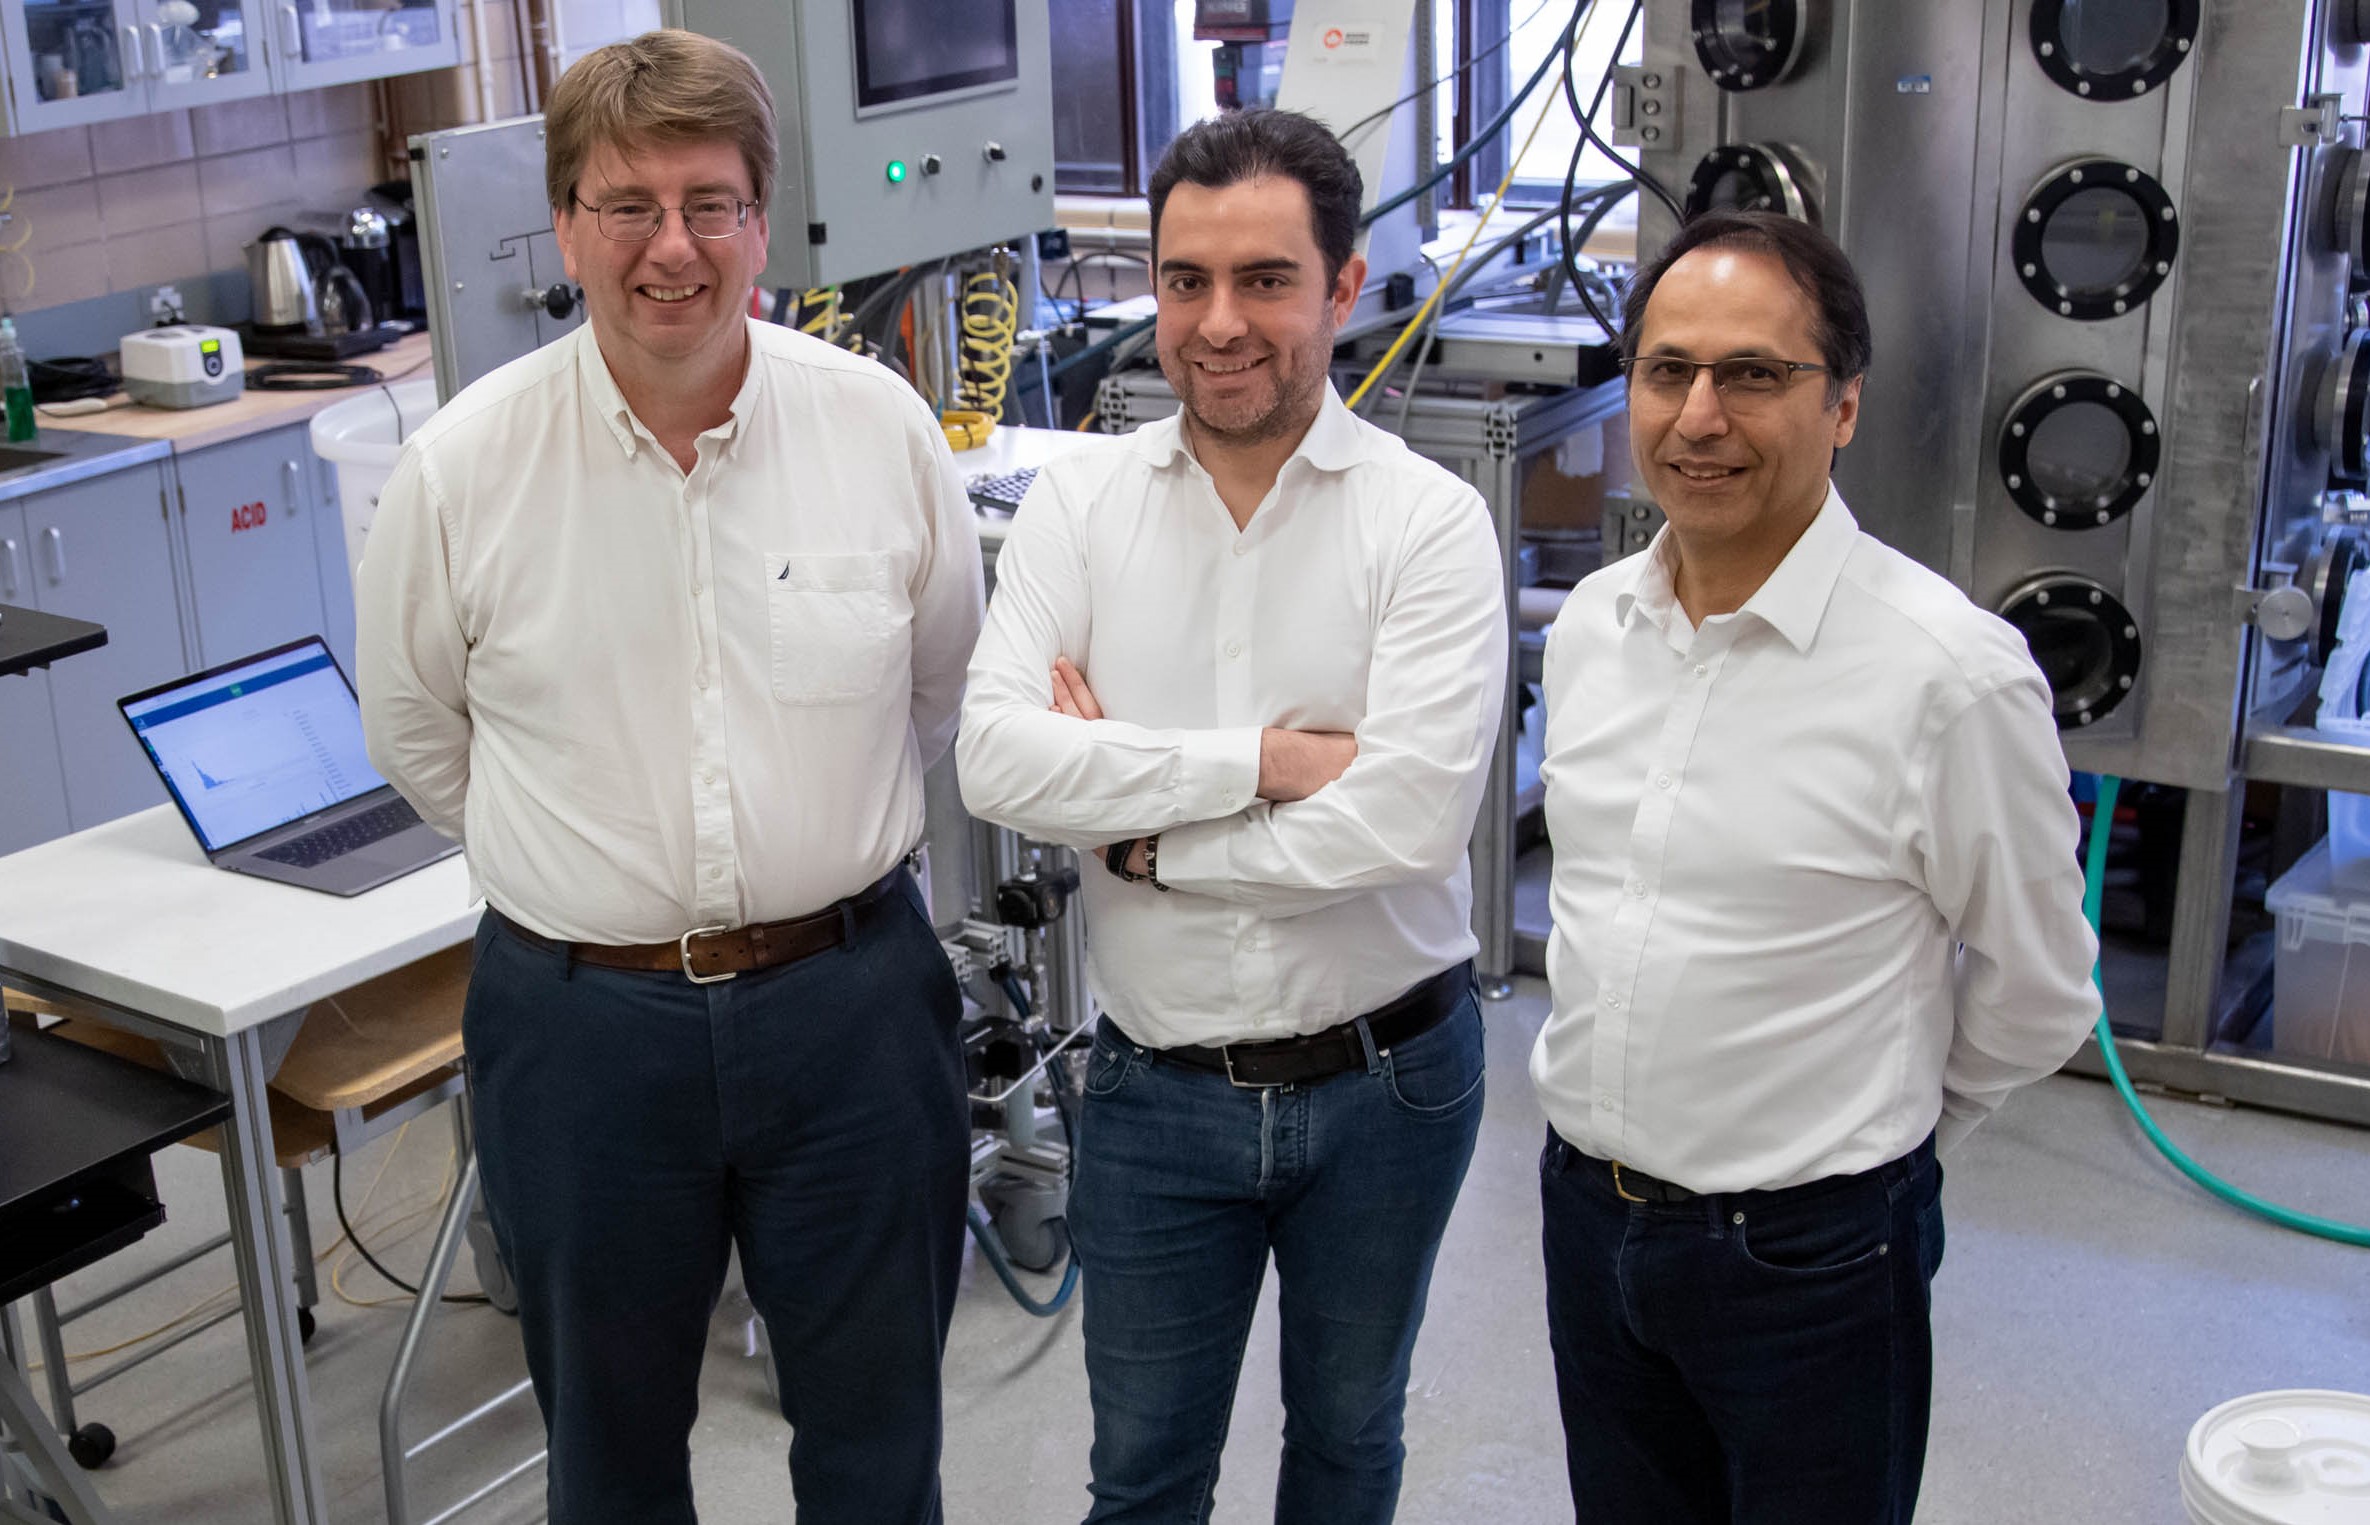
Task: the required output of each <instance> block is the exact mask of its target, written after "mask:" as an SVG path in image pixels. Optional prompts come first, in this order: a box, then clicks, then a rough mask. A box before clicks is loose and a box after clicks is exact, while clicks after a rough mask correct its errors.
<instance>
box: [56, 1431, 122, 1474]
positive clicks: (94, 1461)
mask: <svg viewBox="0 0 2370 1525" xmlns="http://www.w3.org/2000/svg"><path fill="white" fill-rule="evenodd" d="M66 1454H67V1455H68V1456H71V1457H73V1458H74V1464H75V1465H76V1466H78V1467H80V1468H81V1469H82V1470H83V1471H85V1472H96V1471H98V1470H99V1469H100V1468H101V1467H104V1466H105V1465H107V1458H108V1457H110V1456H113V1455H114V1454H115V1432H114V1431H113V1430H111V1429H109V1428H107V1426H105V1425H103V1424H86V1425H84V1426H83V1427H82V1428H81V1429H79V1430H76V1431H75V1432H74V1433H73V1434H71V1435H69V1436H67V1437H66Z"/></svg>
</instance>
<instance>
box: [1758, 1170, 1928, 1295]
mask: <svg viewBox="0 0 2370 1525" xmlns="http://www.w3.org/2000/svg"><path fill="white" fill-rule="evenodd" d="M1738 1216H1739V1217H1741V1218H1742V1219H1743V1220H1744V1221H1743V1222H1741V1223H1738V1224H1736V1225H1735V1226H1734V1234H1733V1237H1734V1240H1735V1243H1736V1247H1737V1251H1738V1253H1740V1254H1741V1255H1743V1257H1744V1258H1745V1259H1746V1260H1747V1261H1749V1262H1751V1263H1752V1264H1753V1265H1755V1266H1758V1267H1760V1268H1761V1269H1762V1270H1764V1271H1776V1272H1778V1273H1780V1274H1782V1275H1789V1276H1806V1275H1807V1276H1833V1275H1838V1274H1840V1273H1843V1272H1847V1271H1855V1270H1859V1269H1862V1268H1864V1267H1867V1266H1872V1265H1875V1264H1877V1263H1878V1262H1880V1261H1881V1260H1883V1259H1884V1258H1886V1257H1887V1256H1889V1255H1890V1254H1891V1253H1892V1231H1893V1223H1892V1213H1891V1211H1890V1210H1889V1207H1888V1205H1887V1203H1886V1201H1885V1195H1884V1192H1883V1190H1882V1188H1874V1189H1870V1187H1869V1186H1868V1185H1867V1184H1865V1183H1864V1184H1863V1185H1862V1186H1861V1187H1860V1188H1858V1189H1854V1190H1851V1191H1841V1192H1832V1193H1822V1194H1821V1195H1819V1196H1817V1197H1814V1198H1812V1199H1810V1200H1809V1201H1806V1202H1800V1203H1781V1204H1778V1205H1775V1206H1770V1207H1763V1208H1760V1209H1758V1210H1755V1209H1751V1208H1748V1209H1746V1210H1745V1211H1744V1212H1743V1213H1741V1214H1739V1215H1738Z"/></svg>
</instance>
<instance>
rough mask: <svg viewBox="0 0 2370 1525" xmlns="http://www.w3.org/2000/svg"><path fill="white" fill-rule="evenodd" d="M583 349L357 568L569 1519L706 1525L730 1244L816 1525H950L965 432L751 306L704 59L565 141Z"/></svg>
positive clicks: (960, 1173)
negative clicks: (951, 433) (418, 823)
mask: <svg viewBox="0 0 2370 1525" xmlns="http://www.w3.org/2000/svg"><path fill="white" fill-rule="evenodd" d="M545 126H546V138H545V143H546V153H547V177H548V182H549V191H550V198H551V207H552V229H553V232H554V233H555V234H556V235H557V237H558V239H559V244H560V248H561V251H562V252H563V254H564V255H565V256H566V261H567V269H568V274H569V276H570V277H571V278H572V279H574V280H575V281H576V282H577V283H578V284H580V285H581V286H582V287H583V288H584V299H585V307H586V311H587V313H588V314H589V317H590V322H589V323H588V324H587V326H585V327H584V328H581V329H579V330H577V331H576V332H575V333H572V334H570V335H568V336H567V337H566V338H564V339H561V340H559V341H557V342H556V343H553V344H550V345H547V346H545V347H544V348H542V349H540V350H538V351H536V352H535V353H534V354H532V355H529V356H526V357H525V358H523V359H521V360H517V361H514V362H512V363H511V364H509V365H506V366H504V367H502V368H501V369H500V370H497V371H495V372H494V373H492V374H491V375H489V376H487V377H485V378H484V379H482V380H480V381H478V382H476V383H475V384H473V385H472V386H470V387H469V388H467V389H466V390H465V391H463V392H462V393H461V395H460V396H458V397H456V398H454V399H453V400H452V401H451V402H449V403H447V404H446V405H445V407H444V408H443V409H442V410H441V411H439V412H438V413H437V414H436V416H435V417H434V418H433V419H431V420H430V421H429V422H428V424H427V425H426V426H425V427H423V428H422V429H421V430H420V432H419V433H418V434H417V435H415V436H414V437H413V439H412V440H411V442H410V444H409V445H407V446H406V448H405V450H404V452H403V455H402V458H401V460H400V461H399V462H398V463H397V466H396V468H395V474H394V477H393V479H392V480H391V481H390V482H389V483H388V485H387V489H386V492H385V495H384V496H383V497H382V499H381V501H380V505H379V512H378V517H377V521H376V523H375V524H374V525H373V527H372V530H371V537H370V548H369V551H368V554H367V555H366V556H365V557H364V559H363V565H362V574H361V585H360V587H359V589H358V599H357V604H358V612H359V616H360V625H361V631H360V635H361V639H360V650H359V661H358V666H359V669H360V674H361V687H362V698H363V710H364V724H365V728H366V732H367V734H368V738H369V744H370V756H371V760H372V762H373V763H374V764H375V765H376V766H377V767H378V768H379V770H380V771H381V772H383V773H384V774H385V775H386V776H387V778H388V779H389V780H390V781H391V782H392V783H394V785H395V786H396V787H397V788H398V789H399V790H401V791H402V792H403V794H404V795H405V797H407V798H408V799H410V800H411V801H412V803H413V804H414V805H416V806H417V807H419V810H420V813H421V815H422V816H423V817H424V818H426V819H427V820H428V821H430V822H431V823H433V824H434V825H436V826H437V827H439V828H440V829H442V830H444V831H446V832H449V833H451V834H452V835H454V836H456V837H459V838H460V839H461V840H462V841H463V843H465V844H466V846H467V848H468V852H469V862H470V867H471V870H472V872H473V873H474V875H475V877H476V880H477V882H478V883H479V884H480V885H481V886H482V887H483V888H484V891H485V896H486V904H487V911H486V916H485V920H484V922H483V924H482V925H481V926H480V928H479V930H478V934H477V949H476V951H477V961H476V968H475V971H474V973H473V975H472V977H471V981H470V989H469V1001H468V1007H467V1013H466V1017H465V1021H464V1036H465V1038H466V1040H467V1044H468V1051H469V1068H470V1077H471V1091H472V1095H473V1097H474V1101H475V1108H476V1122H477V1145H478V1152H479V1156H480V1159H481V1162H482V1165H483V1171H484V1179H485V1187H486V1201H487V1207H488V1209H489V1211H490V1213H491V1215H492V1218H493V1222H494V1227H495V1231H496V1234H497V1236H498V1238H499V1239H500V1241H501V1245H502V1249H503V1256H504V1259H505V1261H506V1262H507V1263H508V1265H509V1267H510V1269H511V1271H512V1272H513V1273H514V1275H515V1277H516V1279H517V1283H518V1296H519V1313H520V1319H521V1323H522V1325H523V1327H524V1332H525V1336H526V1346H527V1362H528V1369H529V1371H530V1373H531V1374H532V1376H533V1378H534V1384H535V1395H536V1398H537V1401H538V1402H539V1403H540V1404H541V1405H542V1408H543V1415H544V1420H545V1423H546V1425H547V1426H548V1428H549V1430H550V1435H551V1459H550V1469H549V1476H550V1512H551V1518H552V1520H553V1521H554V1522H557V1525H584V1522H598V1521H632V1522H634V1525H661V1522H679V1521H690V1520H692V1519H693V1518H694V1517H695V1516H694V1514H693V1510H692V1501H691V1477H690V1458H689V1448H688V1442H689V1437H690V1433H691V1425H692V1420H693V1417H694V1416H695V1414H696V1413H697V1410H698V1405H699V1369H700V1358H701V1356H702V1354H703V1352H704V1350H705V1348H706V1343H707V1330H708V1320H709V1316H710V1314H711V1312H712V1311H713V1309H714V1307H715V1304H716V1298H717V1294H718V1291H719V1289H720V1286H721V1284H722V1281H723V1278H724V1272H725V1260H726V1256H727V1254H728V1253H729V1252H730V1251H731V1250H732V1249H733V1248H734V1247H736V1246H737V1247H738V1249H739V1251H740V1256H741V1265H742V1269H743V1272H744V1274H745V1276H746V1278H747V1283H748V1290H749V1295H750V1297H751V1299H752V1300H753V1301H754V1302H755V1304H756V1306H757V1309H758V1311H759V1313H761V1314H762V1315H763V1316H764V1318H765V1320H766V1324H767V1327H768V1329H769V1330H770V1332H771V1334H772V1338H773V1343H774V1349H775V1353H776V1356H777V1358H778V1362H777V1364H778V1367H779V1370H780V1373H781V1400H782V1413H783V1415H784V1417H786V1418H787V1419H788V1420H789V1421H790V1424H791V1426H792V1429H793V1431H794V1436H793V1439H792V1442H791V1446H790V1477H791V1486H792V1491H793V1493H794V1494H795V1496H796V1500H797V1512H798V1517H799V1518H800V1519H801V1520H802V1521H807V1522H810V1525H851V1522H879V1525H923V1522H930V1521H935V1520H937V1519H938V1518H939V1498H938V1452H939V1438H940V1429H941V1418H940V1402H939V1361H940V1356H941V1353H942V1352H943V1350H944V1346H945V1339H946V1330H947V1322H948V1319H949V1316H950V1315H951V1313H952V1310H953V1305H954V1294H955V1285H956V1275H957V1270H958V1266H959V1263H960V1257H961V1251H962V1234H963V1212H964V1201H965V1194H966V1191H967V1176H968V1169H969V1160H970V1153H969V1118H968V1109H967V1104H966V1102H965V1101H964V1095H963V1092H964V1086H963V1062H962V1056H961V1054H960V1052H959V1051H958V1048H957V1045H956V1042H955V1023H956V1019H957V1017H958V1016H959V1014H960V1006H961V998H960V995H959V993H958V991H957V989H956V985H955V981H954V978H953V974H952V972H951V970H950V969H949V968H948V966H947V962H946V958H945V956H944V954H943V953H942V952H941V950H940V948H939V945H938V941H937V938H936V937H935V936H934V935H933V933H932V931H931V928H930V924H929V920H928V917H927V916H926V915H925V914H924V910H923V907H922V903H921V899H920V895H919V893H918V891H917V889H916V887H915V885H914V883H913V880H912V877H911V875H910V874H909V873H908V872H907V871H906V868H905V859H906V856H907V854H908V853H909V852H911V851H912V849H913V847H914V844H915V843H916V841H917V840H918V839H919V837H920V834H921V828H922V787H921V779H922V770H923V769H924V768H926V767H927V766H928V765H929V764H930V763H931V761H932V760H933V759H935V758H936V757H938V756H939V755H940V754H941V753H942V752H943V751H944V750H945V749H946V747H947V745H948V744H949V742H950V741H951V739H952V738H953V735H954V729H955V718H956V710H957V705H958V703H959V700H960V696H961V691H962V680H963V666H964V662H965V659H966V658H967V657H968V656H969V655H970V651H971V644H972V641H973V638H974V637H975V636H976V635H977V633H978V630H979V623H980V606H981V588H980V563H979V544H978V538H977V531H976V529H975V527H974V521H973V519H972V514H971V509H970V506H969V504H968V502H967V501H966V499H965V496H964V492H963V486H962V481H961V478H960V477H959V476H958V474H957V472H956V470H955V466H954V462H953V460H952V458H951V457H950V455H949V453H948V450H947V446H946V442H945V439H944V437H943V436H942V435H941V433H940V431H939V429H938V427H937V424H936V423H935V421H934V420H933V419H932V417H931V414H930V411H929V409H928V408H927V407H926V406H925V405H924V404H923V402H922V401H921V399H920V398H919V397H917V396H916V395H915V394H914V393H913V392H912V391H911V390H910V389H908V388H907V387H906V386H905V385H904V384H903V383H902V382H900V381H899V380H898V379H897V378H896V377H895V376H893V375H891V374H890V373H889V372H888V371H886V370H884V369H882V368H881V367H880V366H878V365H876V364H874V363H872V362H871V361H868V360H862V359H859V358H857V357H855V356H853V355H849V354H846V353H843V352H841V351H838V350H835V349H833V348H831V347H829V346H827V345H824V344H822V343H819V342H817V341H815V340H812V339H808V338H804V337H802V336H800V335H798V334H795V333H793V332H790V331H789V330H787V329H783V328H778V327H774V326H771V325H768V324H762V323H757V322H753V321H752V320H750V319H749V318H748V317H747V316H746V313H747V311H748V307H749V293H750V288H751V285H752V284H753V282H754V281H755V280H756V278H757V276H758V274H759V272H760V271H762V270H763V269H764V268H765V256H766V232H767V229H766V215H765V203H766V197H767V194H768V193H769V191H770V190H771V188H772V185H773V178H774V157H775V145H776V141H777V139H776V135H775V127H774V112H773V102H772V99H771V97H770V96H769V94H768V92H767V90H766V86H765V82H764V80H763V79H762V78H760V77H759V75H758V72H757V70H756V67H755V66H754V65H753V64H751V63H750V61H749V60H748V58H747V57H745V56H744V55H742V54H741V53H739V52H737V51H735V50H734V49H733V48H731V47H729V46H727V45H725V44H723V43H720V42H716V41H713V40H711V39H708V38H704V37H698V36H694V35H691V34H689V33H686V32H678V31H662V32H651V33H648V34H646V35H644V36H641V37H637V38H635V39H633V40H632V41H630V42H624V43H619V44H616V45H615V46H612V47H605V48H602V49H599V50H598V51H596V52H594V53H591V54H588V55H587V56H586V57H585V58H584V59H582V60H581V61H579V62H578V63H577V64H576V66H575V67H574V68H572V69H570V70H569V71H568V73H567V74H566V75H565V76H564V77H563V78H562V79H561V81H560V83H559V85H558V87H557V88H556V89H555V90H553V92H552V95H551V100H550V105H549V109H548V111H547V113H546V124H545Z"/></svg>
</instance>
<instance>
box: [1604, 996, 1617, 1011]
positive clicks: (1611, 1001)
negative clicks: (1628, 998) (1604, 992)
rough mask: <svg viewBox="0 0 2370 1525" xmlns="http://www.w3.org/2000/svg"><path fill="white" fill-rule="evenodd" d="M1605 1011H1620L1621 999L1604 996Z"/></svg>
mask: <svg viewBox="0 0 2370 1525" xmlns="http://www.w3.org/2000/svg"><path fill="white" fill-rule="evenodd" d="M1605 1009H1606V1010H1607V1011H1619V1010H1620V1009H1621V997H1619V996H1617V995H1609V996H1606V997H1605Z"/></svg>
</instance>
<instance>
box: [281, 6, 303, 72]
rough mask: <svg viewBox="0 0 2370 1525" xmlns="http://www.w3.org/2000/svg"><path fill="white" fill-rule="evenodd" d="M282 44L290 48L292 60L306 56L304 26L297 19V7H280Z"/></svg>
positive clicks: (289, 55) (299, 59)
mask: <svg viewBox="0 0 2370 1525" xmlns="http://www.w3.org/2000/svg"><path fill="white" fill-rule="evenodd" d="M280 45H281V46H282V47H284V48H286V49H287V50H288V57H289V60H290V61H291V62H296V61H301V60H302V59H303V58H304V28H303V27H302V26H301V25H300V24H299V23H298V21H297V19H296V7H295V6H293V5H283V6H281V7H280Z"/></svg>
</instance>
